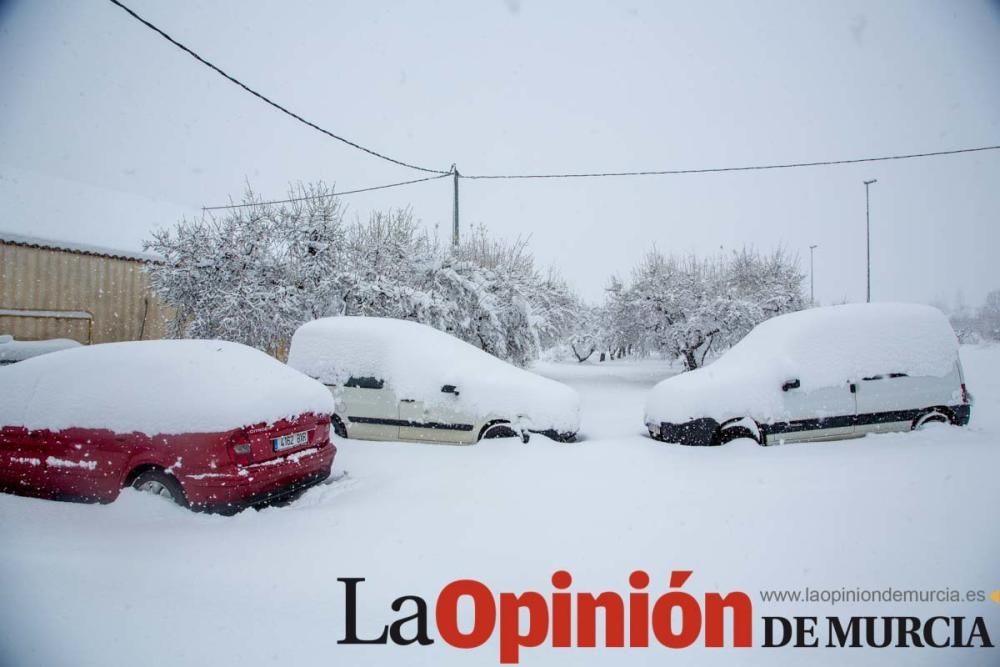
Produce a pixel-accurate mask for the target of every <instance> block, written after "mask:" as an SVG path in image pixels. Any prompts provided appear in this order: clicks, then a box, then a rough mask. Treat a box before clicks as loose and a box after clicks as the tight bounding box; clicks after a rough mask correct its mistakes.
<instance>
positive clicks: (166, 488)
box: [132, 470, 188, 507]
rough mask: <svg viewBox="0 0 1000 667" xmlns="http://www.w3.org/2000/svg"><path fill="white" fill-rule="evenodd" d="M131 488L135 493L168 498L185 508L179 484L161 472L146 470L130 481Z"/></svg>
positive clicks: (185, 499)
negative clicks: (139, 492)
mask: <svg viewBox="0 0 1000 667" xmlns="http://www.w3.org/2000/svg"><path fill="white" fill-rule="evenodd" d="M132 488H133V489H135V490H136V491H141V492H143V493H149V494H152V495H154V496H160V497H162V498H168V499H170V500H172V501H173V502H174V503H176V504H178V505H180V506H181V507H187V506H188V502H187V497H185V495H184V489H182V488H181V484H180V482H178V481H177V478H176V477H174V476H173V475H171V474H169V473H166V472H164V471H162V470H146V471H144V472H141V473H139V474H138V475H136V478H135V479H134V480H132Z"/></svg>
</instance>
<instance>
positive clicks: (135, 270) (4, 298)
mask: <svg viewBox="0 0 1000 667" xmlns="http://www.w3.org/2000/svg"><path fill="white" fill-rule="evenodd" d="M156 261H158V258H156V257H155V256H153V255H146V254H142V253H132V252H125V251H121V250H113V249H110V248H101V247H98V246H90V245H83V244H76V243H64V242H61V241H53V240H49V239H42V238H35V237H31V236H22V235H20V234H10V233H6V232H0V334H12V335H13V336H14V337H15V338H17V339H19V340H41V339H47V338H72V339H75V340H78V341H80V342H81V343H109V342H114V341H122V340H143V339H151V338H162V337H163V335H164V330H165V322H166V317H167V314H166V313H165V312H164V310H165V309H164V307H163V306H162V305H161V304H160V302H159V301H158V300H157V298H156V296H155V295H154V294H152V292H151V291H150V289H149V282H148V277H147V275H146V273H145V272H144V271H143V266H144V265H146V264H148V263H150V262H156Z"/></svg>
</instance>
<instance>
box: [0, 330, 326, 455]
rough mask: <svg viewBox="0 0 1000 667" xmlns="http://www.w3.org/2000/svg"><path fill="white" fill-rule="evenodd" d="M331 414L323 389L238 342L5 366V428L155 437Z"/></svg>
mask: <svg viewBox="0 0 1000 667" xmlns="http://www.w3.org/2000/svg"><path fill="white" fill-rule="evenodd" d="M305 412H316V413H320V414H331V413H332V412H333V401H332V400H331V398H330V394H329V392H328V391H327V390H326V389H325V388H324V387H323V386H322V385H321V384H319V383H318V382H316V381H314V380H310V379H309V378H307V377H305V376H303V375H302V374H301V373H299V372H297V371H295V370H293V369H291V368H288V367H287V366H285V365H284V364H282V363H281V362H279V361H277V360H276V359H273V358H271V357H269V356H268V355H266V354H264V353H263V352H260V351H258V350H254V349H252V348H249V347H246V346H244V345H240V344H238V343H228V342H223V341H211V340H157V341H139V342H131V343H108V344H104V345H91V346H87V347H78V348H74V349H70V350H63V351H61V352H53V353H52V354H46V355H42V356H39V357H34V358H32V359H28V360H26V361H22V362H21V363H18V364H14V365H11V366H6V367H4V368H0V425H4V426H24V427H27V428H29V429H50V430H54V431H58V430H61V429H65V428H70V427H81V428H106V429H110V430H112V431H115V432H119V433H130V432H133V431H135V432H141V433H146V434H149V435H155V434H170V433H185V432H195V433H201V432H216V431H227V430H229V429H233V428H237V427H240V426H248V425H250V424H256V423H261V422H265V423H271V422H275V421H278V420H280V419H282V418H286V417H294V416H296V415H300V414H302V413H305Z"/></svg>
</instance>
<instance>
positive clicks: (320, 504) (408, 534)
mask: <svg viewBox="0 0 1000 667" xmlns="http://www.w3.org/2000/svg"><path fill="white" fill-rule="evenodd" d="M962 357H963V360H964V364H965V369H966V374H967V380H968V384H969V388H970V390H971V391H972V392H973V393H974V394H975V397H976V401H977V402H976V406H975V409H974V412H973V418H972V424H971V426H970V428H968V429H957V428H952V427H944V426H941V427H936V428H935V427H931V428H928V429H927V430H925V431H923V432H920V433H915V434H891V435H880V436H869V437H866V438H864V439H859V440H852V441H847V442H840V443H824V444H802V445H785V446H778V447H770V448H762V447H759V446H757V445H756V444H754V443H752V442H750V441H746V440H741V441H736V442H733V443H730V444H729V445H727V446H725V447H721V448H711V449H695V448H684V447H680V446H676V445H669V444H663V443H658V442H654V441H652V440H650V439H649V438H648V437H646V436H645V432H644V427H643V423H642V406H643V399H644V396H645V393H646V392H647V390H648V389H649V388H650V387H651V386H652V385H653V384H654V382H656V381H657V380H660V379H662V378H663V377H665V376H666V375H667V374H669V373H671V372H674V371H673V370H671V368H670V367H669V366H668V365H667V364H664V363H662V362H657V361H641V362H636V361H617V362H608V363H605V364H597V363H587V364H583V365H577V364H553V363H549V364H540V365H539V366H538V367H537V370H538V371H539V372H540V373H542V374H544V375H547V376H549V377H553V378H556V379H559V380H562V381H564V382H567V383H568V384H570V385H572V386H574V387H576V388H577V389H578V390H579V391H580V393H581V395H582V398H583V423H582V431H581V438H582V439H581V441H580V442H577V443H575V444H568V445H559V444H554V443H551V442H550V441H547V440H545V439H544V438H540V437H536V438H534V439H533V440H532V442H531V443H530V444H529V445H522V444H521V443H520V441H517V440H508V441H493V442H485V443H483V444H481V445H478V446H475V447H449V446H429V445H413V444H384V443H382V444H380V443H362V442H357V441H344V442H338V443H337V444H338V446H339V447H340V453H339V455H338V458H337V462H336V466H335V468H336V469H337V470H339V471H345V470H346V471H348V475H347V476H346V477H344V478H343V479H341V480H340V481H338V482H336V483H333V484H330V485H326V486H322V487H319V488H316V489H313V490H311V491H309V492H308V493H307V494H306V495H305V496H304V497H303V498H302V499H300V500H299V501H298V502H296V503H294V504H293V505H291V506H288V507H283V508H270V509H267V510H264V511H260V512H254V511H248V512H244V513H242V514H241V515H239V516H237V517H235V518H223V517H216V516H204V515H196V514H192V513H189V512H187V511H185V510H182V509H180V508H177V507H174V506H172V505H170V504H168V503H166V502H165V501H163V500H162V499H160V498H155V497H147V496H143V495H140V494H138V493H136V492H132V491H127V492H125V493H123V495H122V497H121V498H120V499H119V501H118V502H116V503H114V504H112V505H108V506H88V505H77V504H68V503H56V502H47V501H41V500H32V499H25V498H18V497H13V496H6V495H3V496H0V591H2V597H0V665H4V666H5V667H6V666H7V665H40V666H41V665H44V666H46V667H50V666H59V665H72V666H80V667H82V666H88V665H93V666H95V667H107V666H111V665H124V664H142V665H282V664H289V665H291V664H295V665H350V666H353V665H390V664H391V665H407V666H412V665H451V664H475V665H496V664H498V663H499V659H498V647H497V641H496V635H494V638H493V639H492V640H491V641H490V642H489V643H487V644H486V645H485V646H482V647H480V648H478V649H473V650H471V651H462V650H459V649H454V648H451V647H449V646H447V645H445V644H443V643H442V642H441V641H440V640H438V641H437V643H435V644H434V645H432V646H429V647H419V646H411V647H395V646H338V645H337V643H336V642H337V639H339V638H341V637H342V636H343V631H344V595H343V586H342V585H341V584H339V583H338V582H337V581H336V579H337V577H366V578H367V580H368V581H367V582H366V583H364V584H362V587H361V589H360V601H359V631H360V632H361V633H362V634H364V635H374V634H377V633H378V631H379V630H380V628H381V625H382V624H386V623H389V622H391V621H392V620H394V619H395V618H396V617H397V615H396V614H394V613H393V612H392V611H391V610H390V608H389V605H390V603H391V601H392V600H393V599H394V598H396V597H399V596H402V595H406V594H415V595H420V596H421V597H423V598H424V599H426V600H428V602H429V603H430V604H432V605H433V601H434V599H435V598H436V596H437V593H438V592H439V591H440V589H441V588H442V587H443V586H444V585H445V584H446V583H448V582H450V581H452V580H454V579H459V578H474V579H478V580H480V581H483V582H485V583H486V584H488V585H489V586H490V588H491V589H492V590H493V591H494V593H499V592H501V591H514V592H521V591H525V590H535V591H539V592H541V593H543V594H548V593H549V592H550V591H551V590H552V589H551V585H550V583H549V577H550V576H551V574H552V572H553V571H555V570H556V569H566V570H569V571H570V572H571V573H572V574H573V577H574V584H573V588H572V590H574V591H594V592H596V591H600V590H615V591H619V592H621V593H623V594H625V593H627V592H628V591H629V587H628V583H627V577H628V574H629V572H631V571H632V570H633V569H636V568H643V569H645V570H647V571H648V572H650V574H651V575H652V577H653V582H652V584H651V585H650V590H651V591H654V592H656V593H657V594H658V593H661V592H666V590H667V587H668V584H667V578H668V577H669V572H670V571H671V570H672V569H690V570H694V575H693V577H692V578H691V580H690V581H689V582H688V583H687V585H686V586H685V590H686V591H687V592H690V593H692V594H694V595H695V596H696V597H699V598H700V597H701V593H703V592H706V591H707V592H713V591H718V592H723V593H725V592H729V591H745V592H746V593H748V594H749V595H750V596H751V598H752V599H753V603H754V616H755V617H760V616H762V615H774V614H783V615H789V616H790V615H796V614H798V615H807V616H808V615H818V616H823V615H827V614H829V615H833V614H836V615H840V616H847V615H851V614H856V615H887V614H891V613H897V614H913V615H918V616H921V617H929V616H934V615H963V614H964V615H968V616H977V615H978V616H984V617H985V618H986V623H987V626H988V627H989V628H990V630H991V631H992V632H993V640H994V642H995V643H996V642H997V641H998V640H1000V605H998V604H994V603H993V602H983V603H976V604H949V603H924V604H918V605H916V606H914V605H907V606H898V607H894V606H893V605H871V604H869V605H864V604H857V605H839V606H836V607H831V606H830V605H820V604H812V605H810V604H805V603H798V604H791V603H788V604H775V603H764V602H762V601H761V600H760V598H759V596H758V591H759V590H761V589H797V588H804V587H807V586H808V587H811V588H813V589H822V588H828V589H840V588H842V587H847V588H857V587H862V588H871V589H884V588H887V587H890V586H891V587H894V588H898V589H943V588H950V589H958V590H963V591H964V590H965V589H983V590H986V591H993V590H995V589H997V588H1000V570H998V563H1000V484H998V483H997V480H998V474H1000V347H992V348H978V347H976V348H971V347H969V348H964V349H963V350H962ZM431 613H432V615H433V608H432V610H431ZM430 632H431V635H432V636H434V637H436V636H437V632H436V630H435V628H434V625H433V619H432V622H431V631H430ZM760 639H761V628H760V626H759V624H758V625H757V626H755V628H754V643H755V644H759V643H760ZM699 643H700V642H699ZM803 651H804V650H803V649H798V650H796V649H788V648H786V649H761V648H754V649H740V650H735V649H724V650H718V649H715V650H710V649H704V648H700V647H698V645H696V646H695V647H692V648H689V649H686V650H682V651H678V652H673V653H671V652H669V651H668V650H667V649H664V648H661V647H653V648H647V649H634V650H622V649H601V648H598V649H558V650H556V649H552V648H546V647H545V646H542V647H539V648H534V649H524V650H522V653H521V664H523V665H574V666H575V665H588V664H614V665H633V664H635V665H639V664H643V665H645V664H649V665H654V664H655V665H663V664H692V665H694V664H697V665H704V664H710V665H715V664H727V665H728V664H734V665H735V664H740V665H757V664H760V665H763V664H788V665H793V664H794V665H801V664H809V665H844V664H852V665H894V664H900V665H911V664H922V665H945V664H947V665H997V664H1000V649H964V650H956V649H938V650H932V649H922V650H920V649H917V650H915V649H909V650H887V651H879V650H866V649H854V650H848V649H841V650H824V649H818V650H812V651H805V652H803Z"/></svg>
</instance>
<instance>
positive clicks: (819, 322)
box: [646, 303, 958, 423]
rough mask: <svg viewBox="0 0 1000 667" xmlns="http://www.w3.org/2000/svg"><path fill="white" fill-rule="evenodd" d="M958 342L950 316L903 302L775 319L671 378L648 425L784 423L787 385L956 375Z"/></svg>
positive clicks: (649, 404) (652, 406)
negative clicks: (708, 362) (714, 421)
mask: <svg viewBox="0 0 1000 667" xmlns="http://www.w3.org/2000/svg"><path fill="white" fill-rule="evenodd" d="M957 359H958V340H957V338H956V336H955V332H954V331H953V330H952V328H951V325H950V324H949V323H948V320H947V319H946V318H945V316H944V315H943V314H942V313H941V311H939V310H938V309H936V308H932V307H930V306H923V305H916V304H903V303H871V304H867V303H865V304H846V305H841V306H829V307H824V308H812V309H809V310H802V311H799V312H795V313H789V314H787V315H781V316H779V317H775V318H772V319H770V320H767V321H765V322H763V323H761V324H759V325H757V327H755V328H754V329H753V331H751V332H750V333H749V334H747V336H746V337H745V338H743V340H741V341H740V342H739V343H737V344H736V345H734V346H733V348H732V349H731V350H729V351H728V352H727V353H726V354H724V355H723V356H722V357H720V358H719V359H718V360H717V361H716V362H715V363H713V364H711V365H709V366H706V367H704V368H699V369H697V370H694V371H691V372H689V373H682V374H681V375H677V376H675V377H672V378H668V379H666V380H664V381H662V382H660V383H659V384H657V385H656V386H655V387H653V389H652V391H651V392H650V394H649V397H648V399H647V401H646V422H647V423H660V422H671V423H683V422H687V421H690V420H691V419H695V418H699V417H712V418H715V419H717V420H719V421H723V420H726V419H731V418H736V417H753V418H754V419H757V420H758V421H767V422H770V421H780V420H781V419H783V418H784V414H783V407H782V406H783V401H782V396H783V392H782V390H781V386H782V384H784V383H785V382H786V381H788V380H793V379H798V380H799V381H800V382H801V387H800V388H799V389H798V391H804V392H808V391H811V390H814V389H818V388H823V387H836V386H841V385H844V384H846V383H847V382H848V380H860V379H861V378H862V377H866V376H871V375H878V374H884V373H906V374H908V375H914V376H936V377H943V376H946V375H948V374H949V373H950V372H951V370H952V369H953V368H954V365H955V362H956V360H957Z"/></svg>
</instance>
